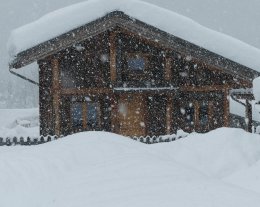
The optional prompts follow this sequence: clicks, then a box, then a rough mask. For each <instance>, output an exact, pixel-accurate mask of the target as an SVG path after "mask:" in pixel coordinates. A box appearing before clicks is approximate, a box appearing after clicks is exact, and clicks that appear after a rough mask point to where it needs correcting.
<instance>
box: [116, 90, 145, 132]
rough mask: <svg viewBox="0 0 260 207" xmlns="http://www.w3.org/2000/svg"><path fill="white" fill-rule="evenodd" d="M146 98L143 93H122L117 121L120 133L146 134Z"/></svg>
mask: <svg viewBox="0 0 260 207" xmlns="http://www.w3.org/2000/svg"><path fill="white" fill-rule="evenodd" d="M144 100H145V99H144V98H143V96H142V95H140V94H138V95H134V94H127V95H121V96H120V97H119V102H118V110H117V122H118V132H117V133H119V134H122V135H125V136H144V135H145V133H146V127H145V104H146V103H145V101H144Z"/></svg>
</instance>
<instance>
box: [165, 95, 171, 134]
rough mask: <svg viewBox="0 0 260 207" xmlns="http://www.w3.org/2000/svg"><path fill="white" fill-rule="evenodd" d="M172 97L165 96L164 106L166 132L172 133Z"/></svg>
mask: <svg viewBox="0 0 260 207" xmlns="http://www.w3.org/2000/svg"><path fill="white" fill-rule="evenodd" d="M172 114H173V98H172V96H168V97H167V106H166V134H171V133H172V123H173V119H172V118H173V117H172Z"/></svg>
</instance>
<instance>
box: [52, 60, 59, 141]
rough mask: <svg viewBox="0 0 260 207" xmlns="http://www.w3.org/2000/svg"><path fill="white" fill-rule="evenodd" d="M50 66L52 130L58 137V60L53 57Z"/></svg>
mask: <svg viewBox="0 0 260 207" xmlns="http://www.w3.org/2000/svg"><path fill="white" fill-rule="evenodd" d="M51 66H52V93H53V110H54V120H55V121H54V132H55V135H57V136H58V137H59V136H60V135H61V123H60V122H61V121H60V104H61V96H60V71H59V60H58V59H57V58H53V59H52V60H51Z"/></svg>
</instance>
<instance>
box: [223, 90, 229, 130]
mask: <svg viewBox="0 0 260 207" xmlns="http://www.w3.org/2000/svg"><path fill="white" fill-rule="evenodd" d="M228 97H229V90H228V89H225V91H224V100H223V101H224V127H229V99H228Z"/></svg>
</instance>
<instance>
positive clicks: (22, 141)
mask: <svg viewBox="0 0 260 207" xmlns="http://www.w3.org/2000/svg"><path fill="white" fill-rule="evenodd" d="M20 145H24V138H23V137H20Z"/></svg>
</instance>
